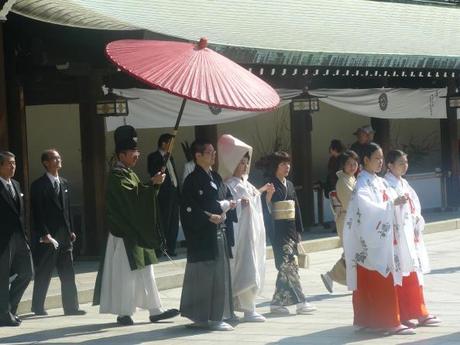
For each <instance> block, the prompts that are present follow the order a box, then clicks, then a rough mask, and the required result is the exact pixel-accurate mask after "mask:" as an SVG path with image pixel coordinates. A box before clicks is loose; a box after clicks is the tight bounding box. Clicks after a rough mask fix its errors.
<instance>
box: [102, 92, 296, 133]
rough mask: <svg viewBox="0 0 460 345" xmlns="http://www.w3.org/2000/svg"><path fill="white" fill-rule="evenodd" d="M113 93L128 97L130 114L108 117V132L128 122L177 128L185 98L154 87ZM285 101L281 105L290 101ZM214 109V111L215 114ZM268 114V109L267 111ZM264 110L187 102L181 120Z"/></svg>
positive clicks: (229, 118)
mask: <svg viewBox="0 0 460 345" xmlns="http://www.w3.org/2000/svg"><path fill="white" fill-rule="evenodd" d="M104 91H105V92H107V89H104ZM113 92H114V93H116V94H118V95H121V96H124V97H128V98H134V99H131V100H129V101H128V107H129V115H128V116H126V117H124V116H121V117H108V118H107V119H106V126H107V131H114V130H115V129H116V128H117V127H118V126H122V125H124V124H128V125H131V126H133V127H134V128H137V129H140V128H167V127H174V124H175V123H176V119H177V114H178V113H179V109H180V106H181V103H182V98H180V97H177V96H174V95H170V94H169V93H167V92H164V91H159V90H150V89H138V88H132V89H113ZM288 103H289V101H283V102H281V103H280V106H283V105H286V104H288ZM213 112H214V113H213ZM265 113H266V112H265ZM260 114H264V112H247V111H236V110H230V109H212V110H211V108H210V107H209V106H207V105H205V104H201V103H197V102H193V101H187V103H186V105H185V109H184V113H183V115H182V119H181V122H180V126H181V127H186V126H200V125H210V124H219V123H227V122H233V121H238V120H242V119H246V118H250V117H253V116H257V115H260Z"/></svg>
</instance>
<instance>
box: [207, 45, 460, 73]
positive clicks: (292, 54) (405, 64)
mask: <svg viewBox="0 0 460 345" xmlns="http://www.w3.org/2000/svg"><path fill="white" fill-rule="evenodd" d="M211 47H212V48H213V49H215V50H216V51H218V52H219V53H221V54H223V55H225V56H227V57H228V58H230V59H232V60H234V61H236V62H238V63H240V64H248V65H252V64H256V65H282V66H318V67H350V68H356V67H364V68H366V67H367V68H411V69H442V70H457V69H460V57H457V56H429V55H404V54H361V53H330V52H300V51H287V50H270V49H257V48H244V47H235V46H224V45H214V44H213V45H211Z"/></svg>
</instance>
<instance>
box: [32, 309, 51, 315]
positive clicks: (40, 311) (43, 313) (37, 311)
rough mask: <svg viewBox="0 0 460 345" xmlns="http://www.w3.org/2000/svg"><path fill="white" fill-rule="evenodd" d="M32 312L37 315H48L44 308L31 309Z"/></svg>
mask: <svg viewBox="0 0 460 345" xmlns="http://www.w3.org/2000/svg"><path fill="white" fill-rule="evenodd" d="M32 313H34V314H35V315H37V316H44V315H48V312H47V311H46V310H45V309H38V310H34V309H32Z"/></svg>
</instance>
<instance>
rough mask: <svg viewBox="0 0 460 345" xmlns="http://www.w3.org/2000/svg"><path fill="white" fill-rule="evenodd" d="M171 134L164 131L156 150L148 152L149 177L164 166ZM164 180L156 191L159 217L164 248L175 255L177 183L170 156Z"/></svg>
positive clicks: (177, 202)
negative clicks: (164, 240)
mask: <svg viewBox="0 0 460 345" xmlns="http://www.w3.org/2000/svg"><path fill="white" fill-rule="evenodd" d="M172 137H173V136H172V135H171V134H168V133H165V134H162V135H161V136H160V138H159V139H158V150H157V151H155V152H152V153H151V154H149V156H148V158H147V170H148V173H149V174H150V176H151V177H153V176H155V175H156V174H157V173H158V172H159V171H161V169H162V168H163V167H165V155H166V151H167V149H168V145H169V143H170V141H171V139H172ZM165 168H166V170H165V171H164V173H165V174H166V178H165V181H164V182H163V184H162V185H161V187H160V191H159V192H158V200H159V206H160V207H159V208H160V219H161V225H162V228H163V233H164V235H165V239H166V250H167V253H168V255H169V256H176V255H177V254H176V240H177V233H178V231H179V183H178V180H177V172H176V167H175V165H174V160H173V158H172V157H170V158H169V160H168V162H167V163H166V167H165Z"/></svg>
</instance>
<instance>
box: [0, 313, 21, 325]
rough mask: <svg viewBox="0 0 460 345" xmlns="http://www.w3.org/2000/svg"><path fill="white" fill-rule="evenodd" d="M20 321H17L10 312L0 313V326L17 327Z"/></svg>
mask: <svg viewBox="0 0 460 345" xmlns="http://www.w3.org/2000/svg"><path fill="white" fill-rule="evenodd" d="M20 324H21V323H20V322H19V321H16V319H15V318H14V315H13V314H11V313H10V312H8V313H5V314H2V315H1V316H0V327H2V326H11V327H17V326H19V325H20Z"/></svg>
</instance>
